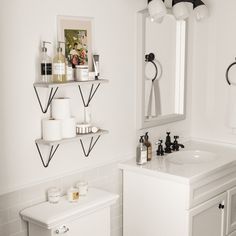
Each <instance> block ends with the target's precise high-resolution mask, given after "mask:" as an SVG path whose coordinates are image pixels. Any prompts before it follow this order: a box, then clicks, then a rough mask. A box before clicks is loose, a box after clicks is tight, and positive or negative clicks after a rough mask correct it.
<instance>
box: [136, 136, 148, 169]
mask: <svg viewBox="0 0 236 236" xmlns="http://www.w3.org/2000/svg"><path fill="white" fill-rule="evenodd" d="M136 163H137V165H143V164H145V163H147V147H146V145H145V144H144V139H143V136H140V139H139V145H138V147H137V156H136Z"/></svg>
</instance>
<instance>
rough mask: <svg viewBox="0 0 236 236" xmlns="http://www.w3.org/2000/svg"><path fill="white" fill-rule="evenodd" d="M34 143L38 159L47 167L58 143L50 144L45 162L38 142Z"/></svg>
mask: <svg viewBox="0 0 236 236" xmlns="http://www.w3.org/2000/svg"><path fill="white" fill-rule="evenodd" d="M35 144H36V147H37V150H38V153H39V156H40V159H41V161H42V164H43V166H44V167H45V168H47V167H48V166H49V164H50V162H51V160H52V158H53V157H54V154H55V153H56V151H57V149H58V147H59V146H60V144H57V145H56V147H54V145H52V146H50V153H49V156H48V160H47V162H45V161H44V159H43V156H42V153H41V151H40V148H39V144H38V143H37V142H35Z"/></svg>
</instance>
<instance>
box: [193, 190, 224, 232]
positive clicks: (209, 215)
mask: <svg viewBox="0 0 236 236" xmlns="http://www.w3.org/2000/svg"><path fill="white" fill-rule="evenodd" d="M226 209H227V208H226V193H223V194H221V195H219V196H217V197H215V198H213V199H210V200H209V201H207V202H204V203H203V204H201V205H199V206H197V207H195V208H193V209H191V210H189V232H190V233H189V235H191V236H224V235H225V229H226V224H225V222H226V215H227V213H226Z"/></svg>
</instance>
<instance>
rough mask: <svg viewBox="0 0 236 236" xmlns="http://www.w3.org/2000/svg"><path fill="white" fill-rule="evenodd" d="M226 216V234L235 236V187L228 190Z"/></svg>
mask: <svg viewBox="0 0 236 236" xmlns="http://www.w3.org/2000/svg"><path fill="white" fill-rule="evenodd" d="M227 200H228V214H227V233H228V234H229V233H232V232H233V231H235V233H233V234H232V235H230V236H236V187H234V188H232V189H230V190H228V199H227Z"/></svg>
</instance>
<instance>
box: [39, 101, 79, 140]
mask: <svg viewBox="0 0 236 236" xmlns="http://www.w3.org/2000/svg"><path fill="white" fill-rule="evenodd" d="M42 133H43V139H44V140H45V141H57V140H61V139H65V138H73V137H75V136H76V120H75V117H72V116H71V109H70V98H66V97H62V98H54V99H53V100H52V104H51V118H46V119H43V120H42Z"/></svg>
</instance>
